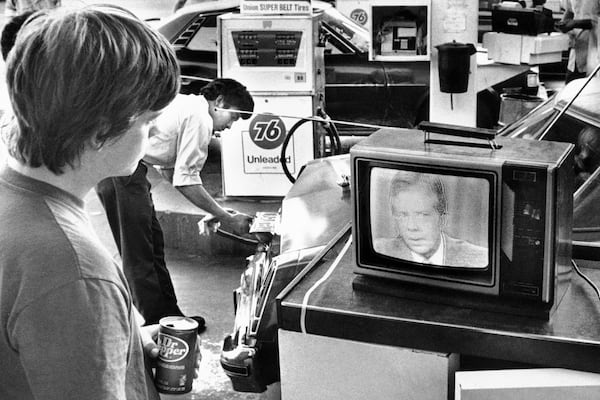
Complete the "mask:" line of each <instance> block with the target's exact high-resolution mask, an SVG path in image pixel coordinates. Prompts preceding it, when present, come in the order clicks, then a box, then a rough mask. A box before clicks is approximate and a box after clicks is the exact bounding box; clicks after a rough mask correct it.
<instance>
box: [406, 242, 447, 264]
mask: <svg viewBox="0 0 600 400" xmlns="http://www.w3.org/2000/svg"><path fill="white" fill-rule="evenodd" d="M445 243H446V241H445V239H444V235H442V238H441V240H440V244H439V245H438V248H437V250H436V251H435V253H433V254H432V255H431V257H429V258H426V257H423V256H422V255H420V254H418V253H415V252H414V251H412V250H411V252H410V254H411V256H412V259H413V261H414V262H418V263H421V264H434V265H444V248H445V247H446V246H445Z"/></svg>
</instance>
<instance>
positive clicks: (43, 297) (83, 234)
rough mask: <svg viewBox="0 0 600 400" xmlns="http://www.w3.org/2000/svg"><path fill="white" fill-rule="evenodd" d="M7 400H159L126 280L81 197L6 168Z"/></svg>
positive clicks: (3, 321)
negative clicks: (89, 216)
mask: <svg viewBox="0 0 600 400" xmlns="http://www.w3.org/2000/svg"><path fill="white" fill-rule="evenodd" d="M0 221H2V223H1V224H0V371H1V373H0V399H2V400H12V399H14V400H17V399H18V400H29V399H44V400H55V399H56V400H70V399H73V400H75V399H76V400H81V399H127V400H133V399H136V400H137V399H140V400H141V399H143V400H147V399H153V400H158V399H159V396H158V393H157V392H156V389H155V388H154V385H153V383H152V379H151V377H150V374H149V373H148V372H147V370H146V368H145V365H144V364H145V363H144V354H143V349H142V342H141V339H140V330H139V327H138V323H137V322H136V314H135V308H134V306H133V304H132V300H131V295H130V292H129V289H128V286H127V283H126V281H125V278H124V276H123V274H122V272H121V270H120V269H119V268H118V266H117V264H116V263H115V262H114V260H113V259H112V257H111V256H110V254H109V253H108V251H107V250H106V249H105V248H104V247H103V246H102V244H101V243H100V241H99V239H98V237H97V236H96V234H95V232H94V230H93V228H92V226H91V224H90V222H89V219H88V218H87V215H86V213H85V211H84V208H83V202H82V201H81V200H79V199H78V198H76V197H74V196H72V195H70V194H69V193H67V192H64V191H62V190H60V189H58V188H56V187H54V186H51V185H48V184H46V183H44V182H40V181H37V180H34V179H31V178H28V177H26V176H23V175H21V174H19V173H17V172H15V171H14V170H12V169H10V168H9V167H7V166H4V167H3V168H2V169H1V170H0Z"/></svg>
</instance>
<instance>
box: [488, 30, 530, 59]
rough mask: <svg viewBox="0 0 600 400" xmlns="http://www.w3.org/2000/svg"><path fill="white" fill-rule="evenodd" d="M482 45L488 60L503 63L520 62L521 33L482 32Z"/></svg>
mask: <svg viewBox="0 0 600 400" xmlns="http://www.w3.org/2000/svg"><path fill="white" fill-rule="evenodd" d="M482 45H483V47H485V48H486V49H487V51H488V58H489V59H490V60H494V61H495V62H497V63H503V64H512V65H520V64H521V35H514V34H512V33H499V32H486V33H484V34H483V43H482Z"/></svg>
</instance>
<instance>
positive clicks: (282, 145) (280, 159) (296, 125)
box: [279, 118, 310, 183]
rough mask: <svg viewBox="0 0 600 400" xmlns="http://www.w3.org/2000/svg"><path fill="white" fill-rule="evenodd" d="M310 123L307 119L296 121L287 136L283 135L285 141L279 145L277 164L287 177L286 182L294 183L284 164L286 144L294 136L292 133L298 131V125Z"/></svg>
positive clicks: (294, 180) (294, 179)
mask: <svg viewBox="0 0 600 400" xmlns="http://www.w3.org/2000/svg"><path fill="white" fill-rule="evenodd" d="M307 121H310V120H308V119H305V118H302V119H300V120H298V121H297V122H296V123H295V124H294V126H292V129H290V131H289V132H288V133H287V135H285V139H283V143H282V144H281V155H280V156H279V162H280V163H281V168H282V169H283V173H284V174H285V176H287V178H288V180H289V181H290V182H292V183H295V182H296V178H295V177H294V175H292V174H291V172H290V170H289V169H288V166H287V163H286V162H285V153H286V150H287V147H288V144H289V142H290V139H291V138H292V136H294V132H296V129H298V128H299V127H300V125H302V124H303V123H305V122H307Z"/></svg>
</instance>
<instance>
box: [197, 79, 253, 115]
mask: <svg viewBox="0 0 600 400" xmlns="http://www.w3.org/2000/svg"><path fill="white" fill-rule="evenodd" d="M200 94H201V95H203V96H204V97H205V98H206V100H216V98H217V97H219V96H221V98H222V99H223V103H224V108H233V107H235V108H237V109H238V110H240V111H246V112H249V113H251V112H252V111H254V100H253V99H252V95H251V94H250V93H249V92H248V90H247V89H246V86H244V85H242V84H241V83H239V82H238V81H236V80H234V79H229V78H218V79H215V80H213V81H212V82H210V83H209V84H207V85H206V86H204V87H203V88H202V89H200ZM251 116H252V115H251V114H246V113H242V114H241V117H242V119H248V118H250V117H251Z"/></svg>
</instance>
